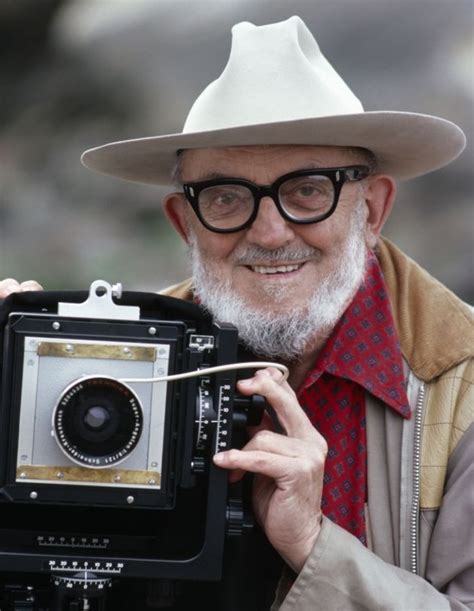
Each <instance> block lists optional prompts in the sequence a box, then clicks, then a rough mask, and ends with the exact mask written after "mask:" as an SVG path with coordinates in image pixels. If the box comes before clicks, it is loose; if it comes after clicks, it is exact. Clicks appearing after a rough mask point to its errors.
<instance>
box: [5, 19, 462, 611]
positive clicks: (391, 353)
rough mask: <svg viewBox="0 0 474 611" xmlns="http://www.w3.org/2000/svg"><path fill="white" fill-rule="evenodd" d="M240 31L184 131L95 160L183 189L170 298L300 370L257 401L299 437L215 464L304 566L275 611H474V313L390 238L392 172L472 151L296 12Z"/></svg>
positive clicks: (173, 216)
mask: <svg viewBox="0 0 474 611" xmlns="http://www.w3.org/2000/svg"><path fill="white" fill-rule="evenodd" d="M233 35H234V38H233V45H232V51H231V55H230V59H229V62H228V64H227V66H226V68H225V70H224V72H223V74H222V75H221V76H220V77H219V78H218V79H217V80H216V81H215V82H213V83H211V85H209V87H208V88H207V89H206V90H205V91H204V92H203V93H202V94H201V96H200V97H199V98H198V100H197V101H196V102H195V104H194V106H193V108H192V109H191V112H190V113H189V116H188V119H187V121H186V124H185V127H184V130H183V133H182V134H175V135H171V136H161V137H156V138H147V139H139V140H132V141H126V142H118V143H112V144H109V145H105V146H103V147H99V148H97V149H92V150H90V151H87V152H86V153H85V154H84V156H83V162H84V163H85V165H86V166H89V167H91V168H93V169H95V170H98V171H101V172H105V173H108V174H111V175H115V176H119V177H121V178H125V179H129V180H136V181H140V182H147V183H152V184H168V183H169V181H170V176H171V175H173V177H174V179H175V182H176V183H177V184H178V185H179V190H178V191H176V192H173V193H170V194H169V195H168V196H167V197H166V198H165V200H164V206H165V211H166V214H167V216H168V218H169V219H170V221H171V223H172V224H173V226H174V227H175V229H176V230H177V231H178V233H179V234H180V235H181V237H182V238H183V239H184V240H185V242H186V243H187V245H188V247H189V251H190V256H191V259H192V264H193V278H192V280H191V281H188V282H184V283H182V284H180V285H176V286H174V287H171V288H170V289H169V290H168V291H166V292H167V293H168V294H171V295H174V296H177V297H180V298H183V299H193V300H195V301H197V302H199V303H201V304H202V306H203V307H205V308H207V309H208V310H209V311H210V312H211V313H212V314H213V316H215V317H216V318H218V319H220V320H226V321H229V322H233V323H234V324H236V326H237V327H238V329H239V335H240V337H241V339H242V341H243V342H244V343H245V344H246V346H247V347H248V348H249V349H250V350H251V351H253V352H255V353H256V354H257V355H259V356H262V357H266V358H272V359H275V360H278V361H283V362H285V363H286V364H287V365H288V366H289V368H290V378H289V383H286V382H282V381H281V374H280V373H279V372H278V371H277V370H276V369H272V368H268V369H265V370H262V371H259V372H257V373H256V375H255V376H254V377H253V378H251V379H248V380H245V381H240V382H239V386H238V388H239V391H241V392H242V393H244V394H252V393H258V394H262V395H264V396H265V397H266V398H267V400H268V401H269V403H270V404H271V405H272V406H273V408H274V410H275V413H276V415H277V417H278V421H279V424H280V427H281V430H279V431H276V430H275V429H274V427H273V424H272V423H271V422H270V421H269V420H264V422H263V423H262V425H261V426H260V427H258V428H257V429H255V430H253V431H252V432H251V437H250V440H249V442H248V443H247V445H246V446H245V447H244V448H243V449H242V450H231V451H229V452H223V453H221V454H218V455H216V456H215V462H216V464H218V465H219V466H221V467H223V468H226V469H229V470H230V478H231V479H232V480H233V481H236V480H238V479H240V478H241V477H242V475H243V473H244V472H247V471H249V472H252V473H255V474H256V477H255V482H254V507H255V512H256V515H257V517H258V519H259V521H260V523H261V525H262V527H263V529H264V531H265V533H266V535H267V537H268V540H269V541H270V543H271V544H272V545H273V547H274V548H275V549H276V550H277V551H278V553H279V554H280V555H281V556H282V558H283V559H284V561H285V562H286V564H287V566H288V571H287V572H286V574H285V575H284V577H283V578H282V580H281V582H280V585H279V589H278V592H277V596H276V600H275V603H274V606H273V608H274V609H281V610H282V611H289V610H290V609H295V610H296V609H298V610H306V609H308V610H309V609H321V610H327V609H344V610H347V609H354V610H355V609H423V610H425V609H433V610H434V609H436V610H438V609H440V610H441V609H467V608H474V592H473V583H474V541H473V537H474V533H473V528H472V509H473V495H472V484H473V460H472V451H473V450H472V449H473V447H474V444H473V441H474V439H473V437H474V427H473V426H472V424H471V421H472V378H473V375H472V356H473V355H472V347H473V343H472V339H473V326H472V313H471V311H470V309H469V308H468V307H467V306H466V305H465V304H463V303H462V302H461V301H459V300H458V299H457V298H456V297H455V296H454V295H452V294H451V293H450V292H449V291H448V290H447V289H445V288H444V287H442V286H441V285H440V284H439V283H437V282H436V281H435V280H433V279H432V278H431V277H429V275H428V274H427V273H426V272H424V271H423V270H421V269H420V268H419V267H418V266H417V265H416V264H415V263H414V262H412V261H410V260H409V259H408V258H407V257H405V256H404V255H403V254H402V253H401V252H400V251H399V250H398V249H397V248H396V247H395V246H393V245H392V244H390V243H389V242H387V241H386V240H383V239H382V238H381V237H380V236H381V231H382V228H383V226H384V223H385V221H386V219H387V217H388V215H389V214H390V210H391V207H392V205H393V202H394V199H395V192H396V186H395V180H394V179H395V178H409V177H413V176H417V175H420V174H423V173H424V172H427V171H430V170H433V169H436V168H438V167H441V166H442V165H445V164H446V163H448V162H449V161H451V160H452V159H453V158H455V157H456V156H457V155H458V154H459V153H460V152H461V150H462V148H463V146H464V136H463V134H462V132H461V131H460V130H459V128H457V127H456V126H454V125H453V124H451V123H449V122H447V121H444V120H442V119H439V118H436V117H428V116H425V115H416V114H410V113H394V112H373V113H368V112H364V110H363V108H362V105H361V104H360V102H359V101H358V100H357V98H356V97H355V96H354V94H353V93H352V92H351V91H350V90H349V89H348V87H347V85H346V84H345V83H344V82H343V81H342V79H341V78H340V77H339V76H338V75H337V74H336V72H335V71H334V69H333V68H332V67H331V66H330V64H329V63H328V62H327V60H326V59H325V58H324V57H323V56H322V54H321V52H320V50H319V48H318V46H317V44H316V42H315V40H314V38H313V37H312V35H311V33H310V32H309V31H308V30H307V28H306V26H305V25H304V23H303V22H302V21H301V20H300V19H299V18H298V17H292V18H291V19H289V20H287V21H285V22H282V23H277V24H271V25H268V26H262V27H255V26H253V25H252V24H248V23H242V24H238V25H237V26H235V28H234V30H233ZM27 288H34V287H32V286H31V285H29V286H28V287H27ZM0 289H3V291H4V292H7V291H10V290H22V286H21V285H18V284H15V283H14V282H13V281H5V282H4V283H3V284H2V285H0ZM470 402H471V403H470ZM420 467H421V468H420Z"/></svg>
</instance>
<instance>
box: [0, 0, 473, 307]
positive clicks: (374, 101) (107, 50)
mask: <svg viewBox="0 0 474 611" xmlns="http://www.w3.org/2000/svg"><path fill="white" fill-rule="evenodd" d="M293 14H298V15H300V16H301V17H302V18H303V20H304V21H305V22H306V23H307V25H308V26H309V28H310V29H311V30H312V32H313V33H314V34H315V36H316V39H317V40H318V42H319V44H320V46H321V48H322V50H323V53H324V54H325V55H326V56H327V57H328V58H329V60H330V61H331V63H332V64H333V65H334V66H335V68H336V69H337V71H338V72H339V73H340V74H341V75H342V77H343V78H344V79H345V80H346V81H347V82H348V83H349V85H350V86H351V87H352V89H353V90H354V91H355V93H356V95H358V97H359V98H360V99H361V100H362V102H363V103H364V105H365V108H366V110H381V109H382V110H403V111H414V112H422V113H428V114H435V115H440V116H442V117H445V118H447V119H449V120H451V121H454V122H455V123H457V124H458V125H460V126H461V127H462V129H463V130H464V131H465V132H466V134H467V137H468V148H467V149H466V151H465V152H464V153H463V154H462V156H461V157H459V158H458V159H457V160H456V161H455V162H454V163H452V164H451V165H450V166H448V167H447V168H445V169H442V170H440V171H437V172H434V173H432V174H429V175H427V176H426V177H423V178H418V179H415V180H412V181H408V182H407V183H402V184H401V185H400V190H399V196H398V203H397V205H396V207H395V210H394V212H393V214H392V217H391V219H390V221H389V223H388V226H387V228H386V230H385V235H387V236H388V237H390V238H391V239H393V240H394V241H395V242H396V243H398V244H399V245H400V246H401V247H402V248H403V249H404V250H405V251H406V252H407V253H408V254H409V255H410V256H412V257H413V258H414V259H416V260H417V261H418V262H419V263H421V264H422V265H423V266H424V267H425V268H427V269H428V270H429V271H430V272H431V273H432V274H433V275H435V276H436V277H437V278H439V279H440V280H441V281H442V282H444V283H445V284H446V285H447V286H448V287H450V288H451V289H452V290H453V291H455V292H456V293H458V294H459V295H460V296H462V297H463V298H464V299H466V300H468V301H470V302H471V303H474V283H473V269H474V265H473V263H474V247H473V237H474V212H473V210H474V208H473V195H474V173H473V160H474V155H473V150H474V149H473V143H474V66H473V57H474V49H473V28H474V1H473V0H199V1H198V0H1V2H0V79H1V88H0V278H4V277H7V276H13V277H17V278H19V279H20V280H26V279H30V278H34V279H36V280H38V281H40V282H41V283H42V284H43V285H44V286H45V287H47V288H51V289H52V288H86V287H88V285H89V284H90V282H91V281H93V280H94V279H96V278H103V279H104V280H107V281H109V282H122V283H123V284H124V287H125V288H128V289H144V290H159V289H160V288H163V287H165V286H167V285H168V284H171V283H174V282H176V281H178V280H180V279H182V278H184V277H185V275H186V274H187V273H188V271H187V264H186V255H185V249H184V247H183V246H182V244H181V243H180V242H179V240H178V238H177V237H176V236H175V235H174V233H173V232H172V230H171V229H170V228H169V227H168V225H167V223H166V221H165V219H164V217H163V215H162V211H161V206H160V200H161V198H162V196H163V194H164V191H163V190H160V189H158V188H152V187H148V186H141V185H135V184H132V183H127V182H124V181H120V180H117V179H112V178H108V177H105V176H101V175H98V174H95V173H93V172H91V171H89V170H86V169H85V168H83V167H82V166H81V165H80V163H79V157H80V154H81V152H82V151H83V150H85V149H87V148H90V147H93V146H97V145H100V144H104V143H106V142H109V141H114V140H123V139H126V138H133V137H141V136H152V135H158V134H167V133H174V132H179V131H181V128H182V125H183V123H184V119H185V117H186V115H187V112H188V110H189V108H190V107H191V105H192V103H193V101H194V99H195V98H196V97H197V95H199V93H200V92H201V91H202V89H203V88H204V87H205V86H206V85H207V84H208V83H209V82H210V81H211V80H213V79H215V78H217V76H218V75H219V74H220V72H221V71H222V69H223V68H224V66H225V64H226V61H227V57H228V53H229V48H230V42H231V37H230V28H231V26H232V25H233V24H234V23H236V22H238V21H242V20H247V21H252V22H253V23H255V24H257V25H260V24H264V23H270V22H272V21H279V20H283V19H286V18H287V17H290V16H291V15H293Z"/></svg>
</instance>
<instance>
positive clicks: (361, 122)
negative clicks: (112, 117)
mask: <svg viewBox="0 0 474 611" xmlns="http://www.w3.org/2000/svg"><path fill="white" fill-rule="evenodd" d="M232 34H233V39H232V49H231V53H230V57H229V61H228V63H227V66H226V67H225V69H224V71H223V73H222V74H221V75H220V77H219V78H218V79H217V80H215V81H214V82H212V83H211V84H210V85H209V86H208V87H206V89H205V90H204V91H203V92H202V93H201V95H200V96H199V97H198V98H197V100H196V102H195V103H194V105H193V107H192V108H191V110H190V112H189V115H188V117H187V119H186V122H185V125H184V128H183V131H182V133H179V134H170V135H165V136H153V137H150V138H139V139H134V140H125V141H122V142H113V143H111V144H106V145H104V146H100V147H98V148H93V149H90V150H88V151H86V152H85V153H84V154H83V155H82V163H83V164H84V165H85V166H87V167H89V168H91V169H93V170H96V171H98V172H102V173H104V174H110V175H112V176H117V177H119V178H124V179H126V180H132V181H136V182H143V183H150V184H170V183H171V173H172V169H173V167H174V165H175V163H176V156H177V152H178V151H179V150H181V149H190V148H207V147H224V146H239V145H259V144H260V145H261V144H308V145H328V146H351V147H363V148H366V149H369V150H370V151H372V152H373V153H374V154H375V156H376V157H377V160H378V166H379V170H380V171H382V172H387V173H389V174H392V175H393V176H395V177H397V178H404V179H405V178H413V177H415V176H419V175H421V174H425V173H426V172H430V171H432V170H435V169H437V168H440V167H442V166H444V165H446V164H448V163H449V162H450V161H452V160H453V159H454V158H455V157H457V156H458V155H459V154H460V153H461V151H462V150H463V148H464V146H465V141H466V139H465V136H464V133H463V132H462V130H461V129H460V128H459V127H458V126H457V125H455V124H454V123H451V122H450V121H446V120H445V119H441V118H439V117H433V116H430V115H423V114H417V113H406V112H392V111H386V112H382V111H380V112H379V111H377V112H364V109H363V107H362V104H361V103H360V101H359V100H358V99H357V98H356V96H355V95H354V94H353V93H352V91H351V90H350V89H349V87H348V86H347V85H346V84H345V82H344V81H343V80H342V78H341V77H340V76H339V75H338V74H337V72H336V71H335V70H334V68H333V67H332V66H331V65H330V64H329V62H328V61H327V60H326V58H325V57H324V56H323V55H322V53H321V51H320V49H319V46H318V44H317V43H316V41H315V39H314V38H313V35H312V34H311V32H310V31H309V30H308V28H307V27H306V25H305V24H304V23H303V21H302V20H301V19H300V18H299V17H296V16H294V17H291V18H290V19H288V20H286V21H282V22H280V23H274V24H270V25H264V26H260V27H257V26H255V25H253V24H251V23H248V22H243V23H238V24H237V25H235V26H234V27H233V28H232Z"/></svg>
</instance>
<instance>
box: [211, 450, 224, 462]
mask: <svg viewBox="0 0 474 611" xmlns="http://www.w3.org/2000/svg"><path fill="white" fill-rule="evenodd" d="M213 459H214V462H215V463H216V464H217V465H220V464H222V463H223V462H224V460H225V456H223V454H222V453H221V452H219V453H218V454H214V457H213Z"/></svg>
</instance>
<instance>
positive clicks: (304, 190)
mask: <svg viewBox="0 0 474 611" xmlns="http://www.w3.org/2000/svg"><path fill="white" fill-rule="evenodd" d="M318 193H321V189H317V188H316V187H315V185H303V186H301V187H299V189H297V190H296V195H301V196H302V197H312V196H314V195H317V194H318Z"/></svg>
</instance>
